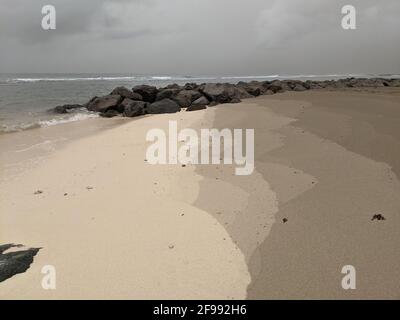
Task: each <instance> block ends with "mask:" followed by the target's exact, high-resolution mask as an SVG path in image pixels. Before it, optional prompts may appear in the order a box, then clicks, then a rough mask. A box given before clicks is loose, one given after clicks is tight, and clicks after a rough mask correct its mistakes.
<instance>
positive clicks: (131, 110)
mask: <svg viewBox="0 0 400 320" xmlns="http://www.w3.org/2000/svg"><path fill="white" fill-rule="evenodd" d="M147 105H148V103H147V102H144V101H134V100H131V99H124V101H122V103H121V106H123V108H124V116H125V117H130V118H132V117H138V116H142V115H144V114H146V109H147Z"/></svg>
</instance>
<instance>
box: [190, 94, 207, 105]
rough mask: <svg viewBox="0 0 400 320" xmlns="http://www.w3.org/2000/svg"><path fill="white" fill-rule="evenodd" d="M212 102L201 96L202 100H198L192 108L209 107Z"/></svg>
mask: <svg viewBox="0 0 400 320" xmlns="http://www.w3.org/2000/svg"><path fill="white" fill-rule="evenodd" d="M209 103H210V101H208V99H207V98H206V97H205V96H201V97H200V98H198V99H196V100H195V101H193V103H192V106H193V107H198V106H208V105H209Z"/></svg>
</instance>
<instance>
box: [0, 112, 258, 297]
mask: <svg viewBox="0 0 400 320" xmlns="http://www.w3.org/2000/svg"><path fill="white" fill-rule="evenodd" d="M208 112H211V111H208ZM203 114H204V112H203V111H200V112H193V113H189V112H188V113H183V112H182V113H178V114H174V115H159V116H153V117H148V118H144V119H140V120H139V121H132V122H130V123H128V124H125V125H122V126H120V127H117V128H115V129H111V130H108V131H105V132H103V133H100V134H97V135H95V136H92V137H88V138H84V139H81V140H79V141H75V142H73V143H71V144H70V145H68V146H66V147H65V148H63V149H62V150H58V151H57V152H55V153H53V154H52V155H51V156H50V157H49V158H48V159H47V160H46V161H44V162H43V163H42V164H41V165H39V166H38V167H36V168H33V169H31V170H25V171H24V172H23V174H21V175H19V176H18V177H15V179H12V180H10V181H7V182H4V183H2V184H1V185H0V195H1V198H0V203H1V207H0V211H1V213H2V214H1V220H0V223H1V224H0V226H1V232H0V243H3V244H4V243H12V242H14V243H22V244H25V245H27V246H29V247H42V248H43V249H42V250H41V251H40V252H39V254H38V255H37V256H36V258H35V261H34V263H33V264H32V266H31V268H30V269H29V270H28V271H27V272H26V273H24V274H19V275H17V276H14V277H13V278H11V279H8V280H7V281H5V282H3V283H1V284H0V299H9V298H22V299H31V298H40V299H42V298H44V299H55V298H61V299H72V298H74V299H84V298H95V299H103V298H104V299H105V298H111V299H118V298H131V299H137V298H140V299H142V298H144V299H147V298H151V299H191V298H199V299H229V298H235V299H242V298H245V295H246V288H247V285H248V284H249V282H250V276H249V273H248V270H247V266H246V263H245V258H244V256H243V254H242V253H241V251H240V250H239V249H238V248H237V247H236V246H235V244H234V243H233V242H232V240H231V238H230V236H229V235H228V233H227V232H226V231H225V229H224V228H223V227H222V226H221V225H220V224H219V223H218V222H217V220H216V219H214V218H213V217H212V216H211V215H209V214H208V213H207V212H205V211H201V210H199V209H197V208H195V207H194V206H193V205H192V203H193V202H194V201H195V199H196V198H197V194H198V192H199V186H198V182H199V180H200V179H201V177H200V176H199V175H198V174H196V173H195V168H194V166H190V165H189V166H187V167H185V168H183V167H181V166H180V165H172V166H167V165H165V166H162V165H150V164H148V163H147V162H145V161H144V159H145V152H146V148H147V146H148V145H149V143H147V142H146V141H145V136H146V133H147V131H148V130H149V129H152V128H163V129H165V130H166V132H168V131H167V126H168V120H174V119H176V120H178V126H179V128H184V127H196V126H198V125H200V124H201V125H202V126H207V125H208V126H210V125H211V122H210V121H211V120H212V119H209V120H207V121H209V122H207V123H205V120H202V117H203ZM60 128H61V126H60ZM88 186H91V187H93V189H92V190H87V187H88ZM38 189H40V190H43V191H44V193H43V194H41V195H34V194H33V193H34V191H35V190H38ZM64 193H68V195H67V196H64ZM243 201H245V199H243ZM172 246H173V248H172ZM170 247H171V248H170ZM45 265H53V266H55V268H56V271H57V289H56V290H43V289H42V287H41V281H42V278H43V276H44V275H43V274H41V269H42V267H43V266H45Z"/></svg>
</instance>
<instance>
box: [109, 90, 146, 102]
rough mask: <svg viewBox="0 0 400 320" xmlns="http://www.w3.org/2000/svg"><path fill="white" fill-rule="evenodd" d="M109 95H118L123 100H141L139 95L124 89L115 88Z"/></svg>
mask: <svg viewBox="0 0 400 320" xmlns="http://www.w3.org/2000/svg"><path fill="white" fill-rule="evenodd" d="M110 94H111V95H120V96H121V97H122V98H124V99H125V98H128V99H132V100H137V101H142V100H143V97H142V96H141V95H140V94H139V93H137V92H133V91H131V90H129V89H128V88H125V87H117V88H115V89H114V90H113V91H112V92H111V93H110Z"/></svg>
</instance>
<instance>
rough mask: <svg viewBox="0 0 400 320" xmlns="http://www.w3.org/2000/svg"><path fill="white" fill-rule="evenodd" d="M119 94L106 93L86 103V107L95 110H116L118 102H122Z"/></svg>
mask: <svg viewBox="0 0 400 320" xmlns="http://www.w3.org/2000/svg"><path fill="white" fill-rule="evenodd" d="M122 99H123V98H122V97H121V96H120V95H108V96H104V97H100V98H95V99H94V100H92V101H91V102H89V103H88V105H87V108H88V110H90V111H95V112H102V113H104V112H107V110H109V109H114V110H118V109H119V104H120V103H121V102H122Z"/></svg>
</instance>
